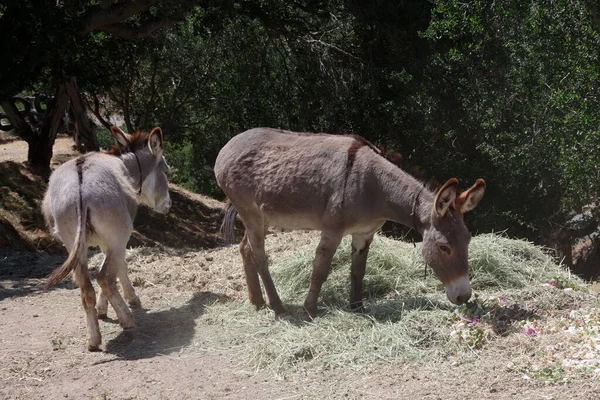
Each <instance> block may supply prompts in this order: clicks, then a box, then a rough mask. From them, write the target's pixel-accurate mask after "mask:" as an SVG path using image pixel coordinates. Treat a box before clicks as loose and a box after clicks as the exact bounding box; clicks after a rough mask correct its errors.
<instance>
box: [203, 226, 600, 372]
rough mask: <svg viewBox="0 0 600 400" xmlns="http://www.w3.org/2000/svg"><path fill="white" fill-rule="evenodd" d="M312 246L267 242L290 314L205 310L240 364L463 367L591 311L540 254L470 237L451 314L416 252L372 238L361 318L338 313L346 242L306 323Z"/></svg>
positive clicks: (241, 306)
mask: <svg viewBox="0 0 600 400" xmlns="http://www.w3.org/2000/svg"><path fill="white" fill-rule="evenodd" d="M317 242H318V235H315V234H310V233H291V234H290V233H288V234H279V235H278V237H275V238H269V239H268V240H267V247H268V249H267V251H268V252H269V254H270V255H271V259H272V260H271V261H272V266H271V271H272V275H273V278H274V280H275V283H276V286H277V288H278V290H279V293H280V295H281V297H282V300H283V301H284V303H286V304H287V308H288V310H289V315H287V316H284V317H282V318H275V316H274V315H273V314H272V312H271V311H269V310H260V311H258V312H257V311H255V310H254V309H253V308H252V307H251V305H250V304H249V303H248V302H247V301H235V302H227V303H217V304H214V305H213V306H211V307H209V308H208V309H207V312H206V313H205V314H204V316H203V317H202V319H203V323H207V324H217V325H222V326H223V327H231V329H234V330H235V331H238V332H244V334H243V336H242V337H241V338H239V340H240V343H244V346H242V347H241V348H242V349H243V353H244V356H245V357H246V359H247V360H249V361H250V362H251V363H252V364H253V365H256V366H258V367H260V368H268V369H271V370H273V371H275V372H277V373H285V371H289V370H298V369H300V370H302V369H314V368H317V369H330V368H338V367H339V368H342V367H343V368H348V367H350V368H355V369H360V368H362V367H364V366H365V365H367V364H368V363H371V362H373V361H378V360H383V361H386V362H391V361H398V360H402V361H406V362H411V361H416V360H419V361H429V362H435V361H436V360H437V361H441V360H448V359H450V360H459V362H462V361H465V360H468V359H470V358H473V357H476V356H477V352H478V351H480V349H484V348H486V347H487V348H489V347H490V346H493V345H494V343H496V342H498V341H506V340H509V341H510V340H516V342H517V343H520V344H519V345H517V347H515V350H517V349H518V348H519V347H518V346H525V344H522V341H525V342H526V345H527V346H530V345H531V344H532V343H530V342H531V340H530V339H531V337H532V336H530V335H529V334H528V333H527V329H528V328H531V326H530V325H531V324H532V323H535V324H537V325H536V326H540V327H541V326H546V325H548V324H553V323H554V321H555V320H556V318H564V317H565V316H568V314H569V312H570V310H572V309H576V308H583V309H590V307H591V306H592V305H593V304H594V301H595V300H594V296H593V295H591V294H590V293H589V291H588V289H587V286H586V285H585V283H584V282H582V281H581V280H580V279H578V278H577V277H574V276H571V275H570V274H569V272H568V271H567V270H565V269H564V268H563V267H561V266H559V265H556V264H555V263H554V262H553V261H552V258H551V257H550V256H549V255H547V254H546V253H545V252H544V251H543V250H542V249H540V248H538V247H536V246H533V245H532V244H530V243H527V242H523V241H517V240H512V239H508V238H506V237H503V236H501V235H495V234H489V235H480V236H478V237H475V238H474V239H473V241H472V243H471V247H470V249H471V251H470V257H471V258H470V265H471V270H472V276H473V279H472V283H473V288H474V290H475V293H476V298H475V299H474V300H472V301H471V302H469V303H468V304H467V305H465V306H462V307H456V306H453V305H452V304H450V303H449V302H448V301H447V300H446V299H445V294H444V291H443V287H442V285H441V283H440V282H439V281H438V279H437V278H435V277H434V276H432V275H431V272H430V273H429V274H428V277H427V278H424V276H423V275H424V265H423V262H422V259H421V256H420V248H419V245H417V246H416V247H414V246H413V245H411V244H407V243H403V242H399V241H396V240H392V239H389V238H386V237H382V236H376V237H375V240H374V241H373V244H372V246H371V251H370V254H369V259H368V266H367V275H366V276H365V283H366V288H365V292H366V301H365V307H366V311H365V312H364V313H362V314H357V313H353V312H349V311H347V310H346V305H347V297H348V291H349V265H350V243H349V239H346V240H344V242H343V243H342V245H341V246H340V249H339V250H338V252H337V254H336V256H335V258H334V262H333V265H332V271H331V274H330V276H329V279H328V280H327V282H326V283H325V285H324V287H323V291H322V296H321V302H320V306H321V307H322V308H321V310H320V315H319V317H318V318H316V319H315V320H314V321H306V317H305V315H304V312H303V310H302V307H301V304H302V302H303V300H304V297H305V296H306V292H307V290H308V282H309V277H310V272H311V261H312V258H313V252H314V249H315V248H316V245H317ZM238 263H239V264H241V262H239V261H238ZM239 264H238V265H239ZM551 283H552V284H551ZM554 284H555V285H556V286H553V285H554ZM243 298H244V299H246V295H245V294H244V295H243ZM539 329H541V328H538V330H539ZM534 347H535V346H534ZM522 350H523V347H521V348H520V350H519V351H522ZM542 353H543V351H540V354H542ZM529 354H530V353H529ZM599 366H600V360H599Z"/></svg>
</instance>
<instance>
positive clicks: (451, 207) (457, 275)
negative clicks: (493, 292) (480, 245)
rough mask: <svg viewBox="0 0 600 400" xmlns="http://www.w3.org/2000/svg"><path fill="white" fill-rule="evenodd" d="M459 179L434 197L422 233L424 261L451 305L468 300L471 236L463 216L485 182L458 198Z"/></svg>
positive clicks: (470, 208)
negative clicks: (429, 218) (426, 223)
mask: <svg viewBox="0 0 600 400" xmlns="http://www.w3.org/2000/svg"><path fill="white" fill-rule="evenodd" d="M457 189H458V180H457V179H456V178H452V179H450V180H449V181H448V182H446V183H445V184H444V186H442V187H441V189H440V190H439V191H438V193H437V195H436V196H435V200H434V202H433V209H432V210H431V224H430V226H429V227H428V228H427V229H425V231H424V232H423V258H424V259H425V262H426V263H427V264H429V266H430V267H431V268H432V269H433V271H434V272H435V274H436V275H437V277H438V278H439V279H440V280H441V281H442V283H443V284H444V287H445V288H446V296H448V300H450V301H451V302H452V303H454V304H462V303H464V302H466V301H467V300H469V298H470V297H471V285H470V283H469V262H468V257H469V254H468V249H469V242H470V241H471V234H470V233H469V230H468V229H467V227H466V225H465V222H464V220H463V214H464V213H466V212H467V211H471V210H472V209H474V208H475V207H476V206H477V204H478V203H479V201H480V200H481V198H482V197H483V193H484V192H485V181H484V180H483V179H478V180H477V182H475V185H473V186H472V187H471V188H470V189H469V190H466V191H464V192H462V193H461V194H460V195H458V196H457V194H456V192H457Z"/></svg>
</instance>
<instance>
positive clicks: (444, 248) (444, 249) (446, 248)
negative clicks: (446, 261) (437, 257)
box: [438, 244, 452, 254]
mask: <svg viewBox="0 0 600 400" xmlns="http://www.w3.org/2000/svg"><path fill="white" fill-rule="evenodd" d="M438 248H439V249H440V251H441V252H443V253H446V254H450V253H452V250H451V249H450V247H449V246H446V245H445V244H438Z"/></svg>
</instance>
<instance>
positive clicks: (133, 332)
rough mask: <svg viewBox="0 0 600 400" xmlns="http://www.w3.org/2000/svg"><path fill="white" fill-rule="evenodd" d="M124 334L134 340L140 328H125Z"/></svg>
mask: <svg viewBox="0 0 600 400" xmlns="http://www.w3.org/2000/svg"><path fill="white" fill-rule="evenodd" d="M123 333H124V334H125V336H126V337H127V338H129V339H134V338H135V337H136V336H137V334H138V328H137V326H133V327H131V328H124V329H123Z"/></svg>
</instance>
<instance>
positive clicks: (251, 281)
mask: <svg viewBox="0 0 600 400" xmlns="http://www.w3.org/2000/svg"><path fill="white" fill-rule="evenodd" d="M240 253H241V254H242V263H243V264H244V273H245V274H246V284H247V285H248V297H249V298H250V303H252V304H253V305H254V306H255V307H256V309H260V308H262V307H263V306H264V305H265V299H264V298H263V295H262V289H261V288H260V281H259V280H258V270H257V269H256V261H255V260H254V257H253V255H252V249H251V248H250V243H248V235H247V234H244V238H243V239H242V242H241V243H240Z"/></svg>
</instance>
